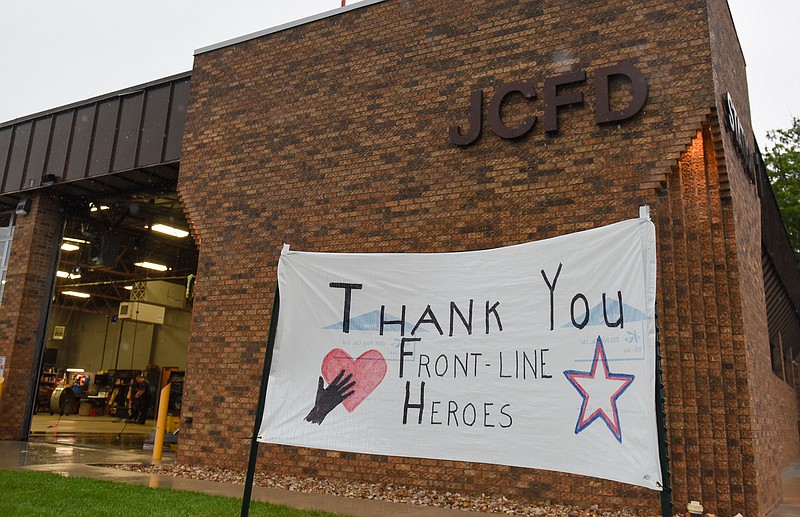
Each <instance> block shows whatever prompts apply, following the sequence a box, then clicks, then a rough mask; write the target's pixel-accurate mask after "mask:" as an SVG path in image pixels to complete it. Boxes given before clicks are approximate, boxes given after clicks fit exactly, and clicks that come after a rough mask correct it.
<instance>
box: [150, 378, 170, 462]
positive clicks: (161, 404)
mask: <svg viewBox="0 0 800 517" xmlns="http://www.w3.org/2000/svg"><path fill="white" fill-rule="evenodd" d="M170 386H172V384H167V385H166V386H164V387H163V388H161V398H160V399H159V401H158V418H157V420H156V440H155V443H154V444H153V461H152V463H161V453H162V451H163V450H164V432H165V431H166V423H167V406H169V388H170Z"/></svg>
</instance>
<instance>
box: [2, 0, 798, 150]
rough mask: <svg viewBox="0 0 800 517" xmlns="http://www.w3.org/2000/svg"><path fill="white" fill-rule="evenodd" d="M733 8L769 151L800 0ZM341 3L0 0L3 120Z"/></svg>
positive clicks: (182, 64) (788, 92)
mask: <svg viewBox="0 0 800 517" xmlns="http://www.w3.org/2000/svg"><path fill="white" fill-rule="evenodd" d="M347 3H348V5H349V4H353V3H355V2H354V0H348V2H347ZM729 4H730V7H731V11H732V12H733V17H734V21H735V22H736V26H737V30H738V33H739V39H740V41H741V44H742V48H743V49H744V55H745V59H746V60H747V75H748V82H749V85H750V104H751V110H752V119H753V126H754V131H755V133H756V137H757V139H758V142H759V145H760V147H761V148H762V151H763V149H764V147H765V146H766V144H767V140H766V137H765V134H766V131H767V130H770V129H775V128H787V127H789V126H790V125H791V118H792V115H794V116H798V117H800V95H798V91H799V90H800V60H798V58H797V54H798V52H800V36H799V35H800V29H799V27H800V0H729ZM340 6H341V1H340V0H302V1H297V0H294V1H293V0H284V1H278V0H261V1H253V0H226V1H224V2H221V1H219V0H217V1H213V2H212V1H209V0H138V1H136V2H123V1H120V0H72V1H69V2H65V1H59V0H0V49H2V50H0V71H2V74H1V75H0V78H2V79H0V122H3V121H8V120H12V119H15V118H18V117H23V116H27V115H32V114H34V113H37V112H39V111H44V110H48V109H51V108H55V107H58V106H62V105H65V104H70V103H72V102H76V101H81V100H84V99H88V98H91V97H94V96H97V95H102V94H105V93H109V92H112V91H115V90H121V89H123V88H127V87H130V86H135V85H137V84H141V83H145V82H149V81H152V80H155V79H160V78H162V77H167V76H170V75H173V74H177V73H180V72H185V71H189V70H191V68H192V58H193V53H194V51H195V50H196V49H198V48H202V47H206V46H208V45H213V44H215V43H219V42H222V41H225V40H229V39H232V38H236V37H238V36H242V35H245V34H250V33H253V32H257V31H260V30H262V29H266V28H270V27H274V26H276V25H280V24H283V23H286V22H289V21H292V20H297V19H300V18H305V17H307V16H310V15H313V14H317V13H321V12H325V11H329V10H332V9H336V8H338V7H340Z"/></svg>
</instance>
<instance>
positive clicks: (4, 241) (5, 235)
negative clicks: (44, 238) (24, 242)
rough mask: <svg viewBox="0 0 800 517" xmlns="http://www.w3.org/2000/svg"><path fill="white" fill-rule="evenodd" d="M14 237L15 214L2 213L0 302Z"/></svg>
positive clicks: (0, 217)
mask: <svg viewBox="0 0 800 517" xmlns="http://www.w3.org/2000/svg"><path fill="white" fill-rule="evenodd" d="M13 238H14V215H13V214H11V213H0V303H3V288H4V287H5V285H6V271H8V260H9V257H11V241H12V240H13Z"/></svg>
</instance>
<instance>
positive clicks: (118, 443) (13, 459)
mask: <svg viewBox="0 0 800 517" xmlns="http://www.w3.org/2000/svg"><path fill="white" fill-rule="evenodd" d="M40 417H42V416H41V415H37V418H35V419H34V425H32V433H31V440H30V441H29V442H15V441H0V470H35V471H40V472H52V473H57V474H61V475H65V476H72V477H88V478H95V479H104V480H107V481H114V482H118V483H129V484H137V485H145V486H149V487H152V488H168V489H174V490H189V491H194V492H202V493H206V494H212V495H222V496H227V497H234V498H239V499H240V498H241V497H242V493H243V490H244V487H243V486H242V485H238V484H232V483H220V482H215V481H206V480H197V479H189V478H181V477H173V476H167V475H159V474H148V473H142V472H132V471H127V470H121V469H116V468H111V467H106V466H104V465H109V464H122V463H132V464H140V465H141V464H150V463H151V459H152V452H151V451H146V450H143V448H142V445H143V443H144V441H145V439H146V438H148V437H149V435H150V432H151V431H152V427H153V426H152V425H150V424H151V422H148V425H142V426H136V425H135V424H129V425H128V426H125V425H124V422H122V421H119V420H114V419H111V418H110V417H106V418H105V419H102V420H101V418H104V417H92V418H91V420H90V421H88V423H87V420H86V419H85V417H83V418H80V417H72V418H70V417H61V419H60V420H59V421H57V422H56V420H57V419H58V417H57V416H54V417H49V416H43V418H40ZM54 419H55V420H54ZM37 420H38V421H37ZM89 424H90V425H89ZM54 425H57V427H53V426H54ZM101 431H102V432H101ZM174 461H175V454H174V452H169V451H166V450H165V452H164V455H163V459H162V463H174ZM253 500H256V501H265V502H270V503H275V504H284V505H287V506H291V507H294V508H303V509H309V510H324V511H328V512H333V513H341V514H347V515H354V516H361V517H373V516H374V517H383V516H385V515H393V516H394V515H396V516H401V517H403V516H408V517H469V516H475V517H477V516H479V515H481V516H484V517H485V516H486V514H483V513H477V512H469V511H465V510H451V509H445V508H435V507H427V506H416V505H409V504H401V503H390V502H384V501H374V500H365V499H351V498H347V497H341V496H334V495H326V494H313V493H304V492H295V491H289V490H282V489H277V488H267V487H253ZM680 510H681V509H680V508H675V511H676V512H678V511H680ZM798 516H800V461H797V462H795V463H793V464H792V465H790V466H788V467H787V468H786V469H784V471H783V504H782V505H781V506H780V507H779V508H778V509H777V510H775V511H774V512H772V513H771V514H770V516H769V517H798Z"/></svg>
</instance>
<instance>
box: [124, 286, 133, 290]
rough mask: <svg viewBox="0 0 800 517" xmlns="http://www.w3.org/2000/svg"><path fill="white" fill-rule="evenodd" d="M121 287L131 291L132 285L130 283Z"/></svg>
mask: <svg viewBox="0 0 800 517" xmlns="http://www.w3.org/2000/svg"><path fill="white" fill-rule="evenodd" d="M123 289H125V290H126V291H133V286H132V285H126V286H125V287H123Z"/></svg>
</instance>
